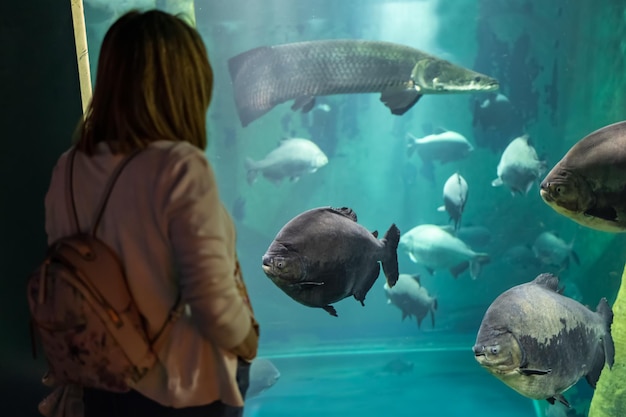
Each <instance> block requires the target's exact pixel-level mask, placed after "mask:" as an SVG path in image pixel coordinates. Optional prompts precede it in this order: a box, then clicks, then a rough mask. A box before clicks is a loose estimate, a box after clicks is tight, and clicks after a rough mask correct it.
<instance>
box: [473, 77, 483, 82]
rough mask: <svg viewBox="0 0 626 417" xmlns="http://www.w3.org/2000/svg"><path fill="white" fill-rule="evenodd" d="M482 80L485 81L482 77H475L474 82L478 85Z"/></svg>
mask: <svg viewBox="0 0 626 417" xmlns="http://www.w3.org/2000/svg"><path fill="white" fill-rule="evenodd" d="M482 80H483V79H482V78H481V77H480V76H476V77H474V81H475V82H477V83H479V82H481V81H482Z"/></svg>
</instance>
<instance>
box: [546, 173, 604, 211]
mask: <svg viewBox="0 0 626 417" xmlns="http://www.w3.org/2000/svg"><path fill="white" fill-rule="evenodd" d="M539 193H540V195H541V198H542V199H543V201H544V202H545V203H546V204H547V205H548V206H550V207H551V208H552V209H553V210H555V211H556V212H557V213H559V214H562V215H564V216H566V217H569V218H571V219H574V220H576V221H578V222H579V223H580V222H581V221H584V217H585V216H586V214H588V213H589V212H591V210H592V209H593V207H594V206H595V203H596V202H595V195H594V193H593V190H592V189H591V186H590V185H589V183H588V182H587V181H585V179H584V178H583V177H582V176H581V175H579V174H576V173H575V172H572V171H570V170H567V169H564V168H560V167H559V166H558V165H557V166H556V167H554V168H553V169H552V171H550V172H549V173H548V175H546V177H545V178H544V180H543V181H542V182H541V185H540V191H539ZM579 220H580V221H579Z"/></svg>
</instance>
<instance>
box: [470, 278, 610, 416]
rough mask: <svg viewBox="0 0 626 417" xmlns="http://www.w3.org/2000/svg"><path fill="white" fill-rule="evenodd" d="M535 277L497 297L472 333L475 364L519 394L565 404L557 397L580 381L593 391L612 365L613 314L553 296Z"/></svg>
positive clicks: (553, 289)
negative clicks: (585, 380) (606, 368)
mask: <svg viewBox="0 0 626 417" xmlns="http://www.w3.org/2000/svg"><path fill="white" fill-rule="evenodd" d="M558 284H559V279H558V278H557V277H556V276H554V275H551V274H541V275H539V276H537V278H535V279H534V280H533V281H531V282H529V283H526V284H521V285H517V286H515V287H513V288H511V289H509V290H507V291H505V292H504V293H502V294H501V295H500V296H498V298H496V299H495V301H494V302H493V303H492V304H491V305H490V306H489V308H488V309H487V312H486V313H485V316H484V317H483V321H482V323H481V325H480V329H479V330H478V336H477V338H476V344H475V345H474V355H475V357H476V360H477V361H478V363H480V365H482V366H483V367H485V369H487V371H489V372H490V373H491V374H492V375H494V376H495V377H496V378H498V379H500V380H501V381H502V382H504V383H505V384H506V385H508V386H509V387H511V388H513V389H514V390H515V391H517V392H519V393H520V394H522V395H524V396H526V397H529V398H534V399H547V400H548V401H549V402H550V403H554V402H555V400H558V401H560V402H562V403H563V404H565V405H568V406H569V404H568V403H567V401H566V400H565V398H564V397H563V395H562V393H563V392H564V391H566V390H567V389H568V388H570V387H571V386H572V385H574V384H575V383H576V382H577V381H578V380H579V379H580V378H581V377H583V376H584V377H586V379H587V382H588V383H589V384H590V385H591V386H592V387H595V385H596V382H597V381H598V378H599V377H600V372H601V371H602V368H603V367H604V364H605V363H606V364H608V365H609V367H611V366H613V360H614V357H615V347H614V345H613V338H612V337H611V333H610V327H611V322H612V321H613V312H612V311H611V307H609V305H608V303H607V301H606V299H605V298H602V299H601V300H600V303H599V304H598V307H597V309H596V312H593V311H591V310H590V309H588V308H587V307H585V306H584V305H582V304H580V303H579V302H578V301H575V300H573V299H571V298H568V297H565V296H563V295H561V294H560V293H559V291H558V289H557V288H558Z"/></svg>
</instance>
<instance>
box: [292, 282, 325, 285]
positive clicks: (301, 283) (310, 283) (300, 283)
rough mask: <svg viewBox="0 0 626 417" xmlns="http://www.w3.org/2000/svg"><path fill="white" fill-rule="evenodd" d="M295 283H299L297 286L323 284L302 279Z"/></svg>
mask: <svg viewBox="0 0 626 417" xmlns="http://www.w3.org/2000/svg"><path fill="white" fill-rule="evenodd" d="M296 285H299V286H304V285H313V286H320V285H324V283H323V282H314V281H304V282H298V283H297V284H296Z"/></svg>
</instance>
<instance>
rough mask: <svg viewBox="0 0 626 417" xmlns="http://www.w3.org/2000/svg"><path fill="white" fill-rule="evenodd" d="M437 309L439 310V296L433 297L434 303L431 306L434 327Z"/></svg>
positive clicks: (431, 318)
mask: <svg viewBox="0 0 626 417" xmlns="http://www.w3.org/2000/svg"><path fill="white" fill-rule="evenodd" d="M435 311H437V298H433V303H432V305H431V307H430V320H431V323H432V325H433V329H434V328H435Z"/></svg>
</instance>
